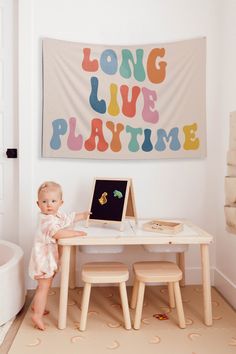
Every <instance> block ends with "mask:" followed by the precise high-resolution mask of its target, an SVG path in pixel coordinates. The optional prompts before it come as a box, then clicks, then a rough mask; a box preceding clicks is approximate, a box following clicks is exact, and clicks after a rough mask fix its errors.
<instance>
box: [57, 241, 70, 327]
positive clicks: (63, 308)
mask: <svg viewBox="0 0 236 354" xmlns="http://www.w3.org/2000/svg"><path fill="white" fill-rule="evenodd" d="M69 271H70V246H63V248H62V257H61V285H60V300H59V315H58V328H59V329H64V328H66V316H67V301H68V286H69Z"/></svg>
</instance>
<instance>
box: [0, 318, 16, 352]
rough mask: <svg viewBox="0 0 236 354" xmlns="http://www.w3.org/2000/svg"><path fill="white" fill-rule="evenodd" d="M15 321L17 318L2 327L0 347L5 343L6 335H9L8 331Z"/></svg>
mask: <svg viewBox="0 0 236 354" xmlns="http://www.w3.org/2000/svg"><path fill="white" fill-rule="evenodd" d="M14 319H15V316H14V317H13V318H12V319H11V320H10V321H8V322H7V323H4V324H3V325H2V326H0V345H1V344H2V342H3V341H4V338H5V337H6V334H7V332H8V330H9V329H10V327H11V325H12V323H13V321H14Z"/></svg>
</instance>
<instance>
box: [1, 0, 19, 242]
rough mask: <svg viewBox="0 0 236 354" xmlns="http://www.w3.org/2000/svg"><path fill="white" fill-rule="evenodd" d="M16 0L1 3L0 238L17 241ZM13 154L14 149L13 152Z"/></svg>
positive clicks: (3, 0) (6, 0)
mask: <svg viewBox="0 0 236 354" xmlns="http://www.w3.org/2000/svg"><path fill="white" fill-rule="evenodd" d="M16 2H17V1H16V0H0V239H5V240H8V241H12V242H16V243H17V242H18V233H17V230H18V219H17V215H18V210H17V209H18V177H17V176H18V160H17V158H8V157H7V155H6V151H7V149H9V148H10V149H11V148H17V140H18V138H17V91H16V89H17V72H16V67H17V65H16V64H17V57H16V50H17V48H16V38H17V34H16V28H15V26H16V24H17V22H16V21H15V19H16ZM13 153H14V150H13Z"/></svg>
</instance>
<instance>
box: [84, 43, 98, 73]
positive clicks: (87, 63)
mask: <svg viewBox="0 0 236 354" xmlns="http://www.w3.org/2000/svg"><path fill="white" fill-rule="evenodd" d="M90 51H91V49H90V48H84V49H83V52H84V59H83V62H82V68H83V69H84V71H97V70H98V61H97V60H96V59H94V60H90V58H89V56H90Z"/></svg>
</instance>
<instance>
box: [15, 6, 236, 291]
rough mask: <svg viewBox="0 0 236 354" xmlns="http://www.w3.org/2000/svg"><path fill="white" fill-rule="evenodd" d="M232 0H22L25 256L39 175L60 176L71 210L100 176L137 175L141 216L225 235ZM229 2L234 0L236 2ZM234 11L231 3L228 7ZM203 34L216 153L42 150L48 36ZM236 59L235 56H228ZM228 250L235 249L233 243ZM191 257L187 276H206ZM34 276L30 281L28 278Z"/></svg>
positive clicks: (114, 38) (119, 38) (153, 38)
mask: <svg viewBox="0 0 236 354" xmlns="http://www.w3.org/2000/svg"><path fill="white" fill-rule="evenodd" d="M224 4H225V1H223V0H222V1H216V0H208V1H205V0H178V1H175V0H165V1H161V0H146V1H145V2H143V1H142V0H136V1H132V0H120V1H119V2H114V1H108V0H100V1H96V0H90V1H87V2H84V1H78V0H60V1H58V0H34V1H30V0H19V75H20V77H19V120H20V132H19V134H20V135H19V141H20V142H19V144H20V147H19V149H20V159H19V163H20V170H19V176H20V179H19V191H20V219H19V220H20V243H21V245H22V246H23V248H24V250H25V252H26V259H27V261H28V257H29V252H30V248H31V245H32V239H33V230H34V223H35V219H36V213H37V208H36V204H35V199H36V190H37V188H38V185H39V184H40V183H41V182H43V181H44V180H49V179H50V180H51V179H52V180H56V181H58V182H59V183H61V184H62V186H63V189H64V200H65V208H66V209H67V210H73V209H79V210H83V209H86V208H87V205H88V202H89V198H90V192H91V186H92V182H93V178H94V176H108V177H109V176H111V177H132V178H133V182H134V189H135V198H136V206H137V211H138V216H142V217H145V216H152V217H155V216H156V217H157V216H159V217H165V216H169V217H184V218H189V219H191V220H192V221H193V222H195V223H197V224H198V225H199V226H201V227H202V228H204V229H206V230H207V231H208V232H210V233H212V234H213V235H215V236H216V239H217V241H218V238H219V242H220V243H222V244H223V243H224V241H223V240H224V239H223V237H222V238H221V236H220V233H219V230H221V231H222V230H223V204H224V201H223V192H222V188H223V176H222V174H221V173H219V170H220V168H221V169H222V166H223V168H225V166H224V164H225V157H224V154H223V153H222V144H223V143H222V138H221V137H222V131H223V134H224V135H225V134H226V130H227V129H226V125H227V123H228V121H227V119H228V110H229V108H232V109H233V90H232V91H231V96H232V100H231V107H229V106H230V104H229V98H228V97H224V100H225V104H224V116H223V117H224V118H222V112H221V100H222V94H223V92H222V91H220V90H219V86H220V84H221V70H219V67H221V65H222V63H221V62H220V57H219V55H220V53H221V48H220V47H219V44H220V43H219V38H220V36H221V38H224V33H226V32H227V33H226V34H227V35H228V32H230V29H229V28H228V29H227V31H226V30H225V32H224V33H223V34H222V32H221V26H222V25H219V24H221V20H220V16H221V13H222V8H223V6H225V5H224ZM227 4H228V6H229V7H230V4H231V6H233V1H231V2H230V1H228V2H227ZM228 14H230V8H229V9H228V11H227V12H226V14H225V16H228ZM199 36H206V37H207V145H208V148H207V151H208V152H207V157H206V158H205V159H189V160H187V159H186V160H156V161H128V162H127V161H102V160H100V161H98V160H94V161H93V160H70V159H46V158H41V156H40V144H41V124H42V123H41V120H42V108H41V99H42V96H41V84H42V83H41V69H42V68H41V39H42V38H43V37H52V38H58V39H65V40H72V41H78V42H91V43H106V44H107V43H113V44H122V43H128V44H136V43H150V42H153V43H155V42H164V41H173V40H179V39H187V38H194V37H199ZM231 45H232V43H231ZM224 60H226V58H224ZM232 63H233V59H232V61H231V60H230V64H232ZM224 76H225V77H224V78H223V80H224V85H225V87H226V86H227V84H228V82H227V80H228V81H229V77H230V76H229V73H228V77H227V73H225V74H224ZM234 81H235V82H236V80H234ZM232 89H233V85H232ZM220 139H221V140H220ZM219 142H221V144H220V143H219ZM224 145H225V143H224ZM124 171H125V172H124ZM222 233H223V231H222ZM226 239H227V236H226ZM235 239H236V238H235ZM226 242H228V243H229V244H228V247H229V249H230V247H231V246H232V243H233V242H234V241H233V240H232V239H229V238H228V241H226ZM234 246H235V244H234ZM214 247H215V244H214V245H212V246H211V265H212V267H213V268H214V266H215V259H214V256H215V250H214ZM220 247H222V246H220ZM222 248H223V247H222ZM223 249H224V252H227V246H226V247H224V248H223ZM229 251H230V250H229ZM135 252H136V256H137V257H141V256H143V255H142V254H141V251H140V252H139V253H137V250H136V251H135ZM135 252H134V250H133V251H132V254H131V249H129V250H127V251H126V253H125V255H124V256H123V258H124V259H125V260H129V261H130V262H132V261H133V254H134V253H135ZM232 252H233V251H232ZM218 257H219V262H220V267H219V270H222V271H224V272H225V274H226V275H227V276H228V277H229V279H231V280H232V282H234V283H235V284H236V279H235V275H234V276H233V270H232V269H231V262H232V264H235V263H234V262H235V261H234V260H233V255H232V256H231V257H232V259H230V262H229V264H228V265H223V264H222V263H224V260H223V257H222V260H221V257H220V256H219V255H218ZM186 258H187V259H186V265H187V281H188V282H189V283H190V282H199V276H200V271H199V269H200V259H199V250H198V248H196V247H191V248H190V250H189V251H188V253H187V257H186ZM227 258H228V257H227ZM234 268H235V267H234ZM32 285H33V283H32V282H30V281H28V286H29V287H31V286H32Z"/></svg>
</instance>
